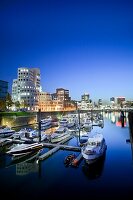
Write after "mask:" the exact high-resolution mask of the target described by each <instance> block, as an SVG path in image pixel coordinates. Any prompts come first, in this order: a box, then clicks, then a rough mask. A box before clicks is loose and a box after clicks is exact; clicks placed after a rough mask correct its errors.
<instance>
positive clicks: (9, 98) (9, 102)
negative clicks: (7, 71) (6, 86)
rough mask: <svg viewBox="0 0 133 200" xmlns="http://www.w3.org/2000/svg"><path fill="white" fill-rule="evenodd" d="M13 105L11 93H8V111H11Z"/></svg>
mask: <svg viewBox="0 0 133 200" xmlns="http://www.w3.org/2000/svg"><path fill="white" fill-rule="evenodd" d="M12 105H13V101H12V98H11V95H10V94H9V93H7V95H6V107H7V109H9V108H10V107H11V106H12Z"/></svg>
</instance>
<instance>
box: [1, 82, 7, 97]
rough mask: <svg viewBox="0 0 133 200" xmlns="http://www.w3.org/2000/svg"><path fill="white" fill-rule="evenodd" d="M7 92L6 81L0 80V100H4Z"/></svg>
mask: <svg viewBox="0 0 133 200" xmlns="http://www.w3.org/2000/svg"><path fill="white" fill-rule="evenodd" d="M7 93H8V82H7V81H2V80H0V100H5V98H6V96H7Z"/></svg>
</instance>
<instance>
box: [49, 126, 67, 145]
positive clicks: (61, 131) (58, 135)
mask: <svg viewBox="0 0 133 200" xmlns="http://www.w3.org/2000/svg"><path fill="white" fill-rule="evenodd" d="M69 136H70V132H69V130H68V128H67V127H59V128H58V129H57V130H56V131H55V132H54V133H53V134H52V135H51V137H50V141H51V142H52V143H54V142H60V141H61V140H63V139H65V138H67V137H69Z"/></svg>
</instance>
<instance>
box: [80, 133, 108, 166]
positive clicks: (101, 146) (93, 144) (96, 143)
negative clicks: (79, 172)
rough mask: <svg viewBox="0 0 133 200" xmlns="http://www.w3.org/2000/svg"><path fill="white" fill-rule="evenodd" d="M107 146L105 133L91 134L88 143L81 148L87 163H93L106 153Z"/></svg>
mask: <svg viewBox="0 0 133 200" xmlns="http://www.w3.org/2000/svg"><path fill="white" fill-rule="evenodd" d="M106 148H107V145H106V142H105V139H104V137H103V135H102V134H101V133H95V134H92V135H90V136H89V138H88V141H87V143H86V144H85V146H83V147H82V149H81V153H82V155H83V158H84V159H85V160H86V162H87V163H93V162H95V161H96V160H97V159H98V158H100V157H101V156H102V155H103V154H104V152H105V150H106Z"/></svg>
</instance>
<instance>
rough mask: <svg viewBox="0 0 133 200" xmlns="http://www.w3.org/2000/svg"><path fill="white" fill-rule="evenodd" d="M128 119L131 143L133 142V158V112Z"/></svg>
mask: <svg viewBox="0 0 133 200" xmlns="http://www.w3.org/2000/svg"><path fill="white" fill-rule="evenodd" d="M128 121H129V133H130V143H131V151H132V160H133V113H132V112H129V114H128Z"/></svg>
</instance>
